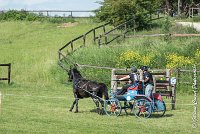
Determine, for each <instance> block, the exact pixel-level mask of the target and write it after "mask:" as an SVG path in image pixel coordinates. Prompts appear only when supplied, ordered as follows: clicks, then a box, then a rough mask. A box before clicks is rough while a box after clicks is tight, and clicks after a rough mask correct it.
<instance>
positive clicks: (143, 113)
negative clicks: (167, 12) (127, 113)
mask: <svg viewBox="0 0 200 134" xmlns="http://www.w3.org/2000/svg"><path fill="white" fill-rule="evenodd" d="M151 112H152V106H151V102H150V101H149V100H147V99H138V100H135V102H134V105H133V113H134V115H135V116H136V117H140V118H149V117H150V116H151Z"/></svg>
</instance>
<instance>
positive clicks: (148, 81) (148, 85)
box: [141, 66, 153, 98]
mask: <svg viewBox="0 0 200 134" xmlns="http://www.w3.org/2000/svg"><path fill="white" fill-rule="evenodd" d="M141 70H142V72H143V80H141V81H142V82H144V86H145V96H146V97H149V98H150V97H151V95H152V91H153V76H152V74H151V73H150V72H149V71H148V67H147V66H142V67H141Z"/></svg>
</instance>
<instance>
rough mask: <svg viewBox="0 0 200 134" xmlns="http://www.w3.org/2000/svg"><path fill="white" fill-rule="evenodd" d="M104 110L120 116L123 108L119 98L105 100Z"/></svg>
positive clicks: (109, 113) (110, 114)
mask: <svg viewBox="0 0 200 134" xmlns="http://www.w3.org/2000/svg"><path fill="white" fill-rule="evenodd" d="M104 111H105V113H106V114H107V115H109V116H119V115H120V114H121V111H122V108H121V103H120V101H119V100H118V99H110V100H106V101H105V105H104Z"/></svg>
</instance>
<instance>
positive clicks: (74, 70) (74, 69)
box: [73, 68, 82, 77]
mask: <svg viewBox="0 0 200 134" xmlns="http://www.w3.org/2000/svg"><path fill="white" fill-rule="evenodd" d="M73 72H74V73H75V74H78V75H79V76H80V77H82V75H81V73H80V71H78V70H77V69H76V68H73Z"/></svg>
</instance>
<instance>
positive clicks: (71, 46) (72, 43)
mask: <svg viewBox="0 0 200 134" xmlns="http://www.w3.org/2000/svg"><path fill="white" fill-rule="evenodd" d="M71 49H72V52H73V51H74V47H73V42H72V41H71Z"/></svg>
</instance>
